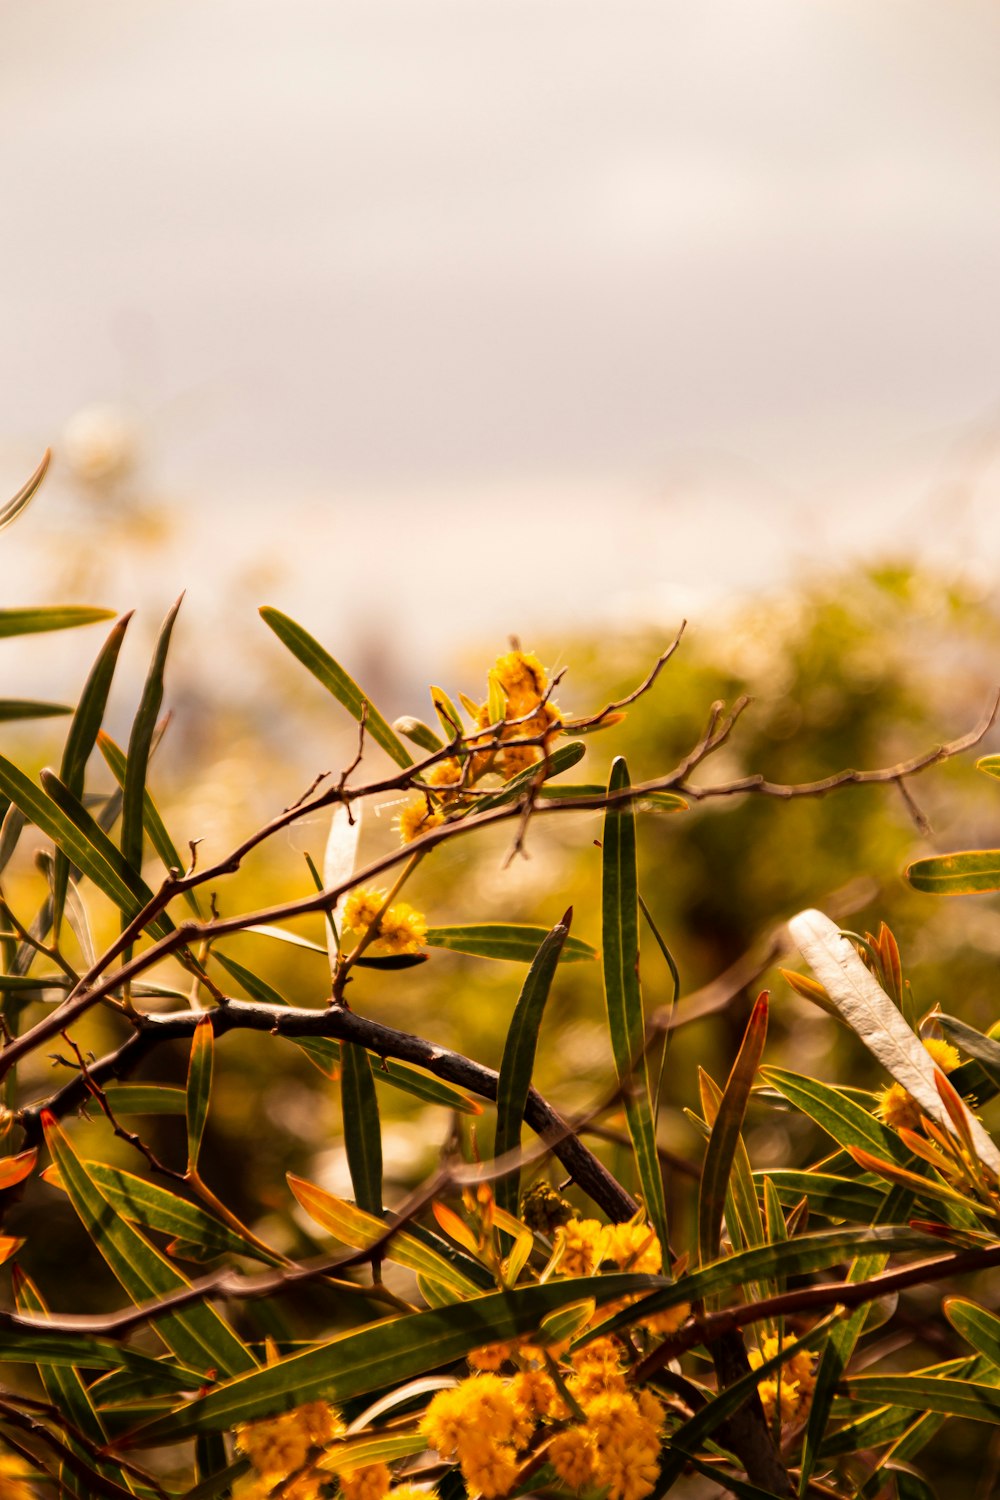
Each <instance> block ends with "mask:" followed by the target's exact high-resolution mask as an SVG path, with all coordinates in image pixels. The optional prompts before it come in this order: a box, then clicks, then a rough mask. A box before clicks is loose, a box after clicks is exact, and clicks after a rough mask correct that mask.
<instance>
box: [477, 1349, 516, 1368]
mask: <svg viewBox="0 0 1000 1500" xmlns="http://www.w3.org/2000/svg"><path fill="white" fill-rule="evenodd" d="M510 1355H511V1345H510V1344H484V1346H483V1347H482V1349H473V1350H471V1351H470V1353H469V1355H468V1361H469V1364H470V1365H471V1366H472V1368H473V1369H474V1370H499V1368H500V1366H501V1365H502V1364H505V1363H506V1361H507V1360H508V1359H510Z"/></svg>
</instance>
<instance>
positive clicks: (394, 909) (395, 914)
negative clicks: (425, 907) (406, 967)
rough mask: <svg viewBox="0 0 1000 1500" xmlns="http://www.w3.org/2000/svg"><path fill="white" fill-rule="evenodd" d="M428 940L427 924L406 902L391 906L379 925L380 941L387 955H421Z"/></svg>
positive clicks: (419, 913) (420, 914)
mask: <svg viewBox="0 0 1000 1500" xmlns="http://www.w3.org/2000/svg"><path fill="white" fill-rule="evenodd" d="M426 939H427V922H426V921H425V919H424V917H423V915H422V913H421V912H419V911H414V910H413V907H412V906H408V905H407V903H406V902H405V901H401V902H400V903H399V905H398V906H390V907H389V910H388V911H387V912H386V913H385V915H384V916H383V918H382V921H381V922H380V924H379V941H380V942H381V943H382V944H383V951H384V952H386V953H419V951H420V949H421V948H422V947H423V945H424V943H425V941H426Z"/></svg>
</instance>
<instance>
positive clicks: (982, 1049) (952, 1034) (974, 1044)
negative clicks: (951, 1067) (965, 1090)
mask: <svg viewBox="0 0 1000 1500" xmlns="http://www.w3.org/2000/svg"><path fill="white" fill-rule="evenodd" d="M934 1019H935V1020H936V1021H938V1022H940V1025H941V1030H942V1031H943V1032H944V1033H945V1035H946V1036H947V1037H948V1038H949V1039H950V1040H951V1041H952V1042H954V1044H955V1046H956V1047H958V1048H960V1049H961V1051H962V1052H967V1053H968V1054H969V1056H970V1057H974V1058H975V1059H976V1062H977V1063H978V1064H979V1066H980V1067H981V1068H982V1070H983V1072H984V1073H985V1074H986V1075H987V1077H988V1078H989V1079H990V1080H991V1082H993V1083H994V1084H996V1086H997V1088H1000V1042H997V1041H994V1039H993V1038H992V1037H991V1036H984V1035H983V1034H982V1032H980V1031H975V1030H974V1029H973V1028H972V1027H971V1026H967V1025H966V1024H965V1022H964V1021H960V1020H959V1019H958V1018H957V1016H945V1015H936V1016H935V1018H934ZM951 1081H952V1082H953V1083H954V1082H955V1074H952V1075H951ZM956 1087H957V1085H956ZM960 1092H961V1091H960Z"/></svg>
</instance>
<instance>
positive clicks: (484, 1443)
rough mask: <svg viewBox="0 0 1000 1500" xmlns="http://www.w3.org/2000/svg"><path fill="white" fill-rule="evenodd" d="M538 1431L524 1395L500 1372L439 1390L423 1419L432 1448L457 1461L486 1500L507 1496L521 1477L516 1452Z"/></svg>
mask: <svg viewBox="0 0 1000 1500" xmlns="http://www.w3.org/2000/svg"><path fill="white" fill-rule="evenodd" d="M534 1429H535V1416H534V1413H533V1412H532V1411H531V1410H529V1409H528V1406H527V1405H526V1404H525V1401H524V1399H523V1395H522V1394H521V1393H520V1392H519V1391H518V1390H512V1387H511V1383H510V1382H508V1381H505V1380H503V1379H501V1377H500V1376H499V1375H489V1374H485V1375H474V1376H473V1377H472V1378H471V1379H470V1380H463V1381H462V1383H461V1385H457V1386H455V1387H454V1388H453V1389H452V1390H447V1391H439V1392H438V1394H437V1395H436V1396H435V1397H434V1398H433V1400H432V1401H431V1403H430V1405H429V1406H428V1408H427V1410H426V1411H425V1413H424V1415H423V1417H422V1418H421V1422H420V1430H421V1432H422V1433H423V1434H424V1436H425V1437H426V1438H427V1441H428V1442H429V1443H430V1445H431V1447H432V1448H435V1449H436V1450H437V1452H438V1453H439V1454H440V1455H441V1457H442V1458H445V1459H457V1460H458V1465H459V1468H460V1469H461V1471H462V1477H463V1478H464V1480H465V1482H466V1484H467V1486H468V1487H469V1489H470V1490H478V1491H479V1492H480V1494H481V1495H483V1496H484V1500H495V1497H496V1496H498V1495H506V1494H507V1493H508V1492H509V1491H510V1490H511V1489H512V1488H513V1486H514V1484H515V1482H516V1480H517V1454H518V1453H519V1452H521V1451H523V1449H524V1448H526V1447H527V1445H528V1443H529V1442H530V1440H531V1436H532V1433H533V1432H534Z"/></svg>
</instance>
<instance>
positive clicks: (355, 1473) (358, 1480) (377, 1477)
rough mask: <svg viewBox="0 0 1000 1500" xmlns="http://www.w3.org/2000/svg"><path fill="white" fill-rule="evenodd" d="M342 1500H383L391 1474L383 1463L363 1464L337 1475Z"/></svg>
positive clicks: (390, 1480) (390, 1481) (387, 1491)
mask: <svg viewBox="0 0 1000 1500" xmlns="http://www.w3.org/2000/svg"><path fill="white" fill-rule="evenodd" d="M338 1478H339V1479H340V1493H341V1494H342V1495H343V1497H344V1500H384V1497H385V1496H386V1495H387V1494H388V1493H389V1485H390V1484H391V1483H392V1475H391V1474H390V1473H389V1470H388V1468H387V1467H386V1465H385V1464H365V1466H364V1468H362V1469H352V1470H351V1471H350V1473H347V1474H340V1475H338Z"/></svg>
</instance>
